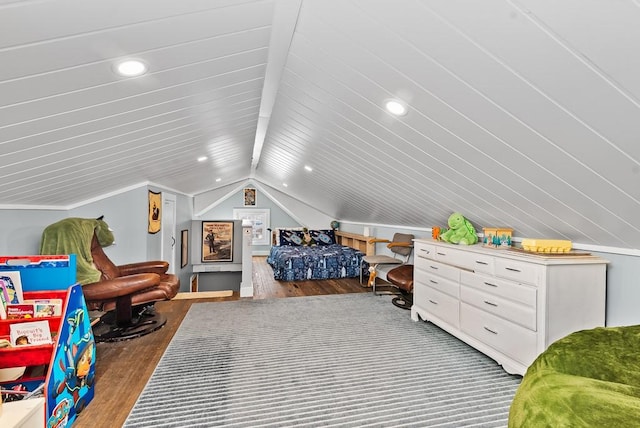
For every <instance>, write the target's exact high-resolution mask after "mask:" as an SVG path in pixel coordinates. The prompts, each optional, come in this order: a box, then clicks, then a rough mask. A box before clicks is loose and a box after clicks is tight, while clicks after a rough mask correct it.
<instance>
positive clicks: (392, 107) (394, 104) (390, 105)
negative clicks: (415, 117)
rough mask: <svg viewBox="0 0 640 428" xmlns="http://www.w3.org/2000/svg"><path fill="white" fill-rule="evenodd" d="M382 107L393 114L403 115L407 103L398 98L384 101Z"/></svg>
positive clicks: (405, 112)
mask: <svg viewBox="0 0 640 428" xmlns="http://www.w3.org/2000/svg"><path fill="white" fill-rule="evenodd" d="M384 107H385V108H386V109H387V111H388V112H389V113H391V114H393V115H395V116H404V115H405V114H407V105H406V104H405V103H403V102H402V101H398V100H387V101H386V102H385V103H384Z"/></svg>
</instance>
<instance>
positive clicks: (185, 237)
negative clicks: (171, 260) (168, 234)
mask: <svg viewBox="0 0 640 428" xmlns="http://www.w3.org/2000/svg"><path fill="white" fill-rule="evenodd" d="M187 264H189V231H188V230H187V229H185V230H183V231H181V232H180V267H181V268H183V267H185V266H186V265H187Z"/></svg>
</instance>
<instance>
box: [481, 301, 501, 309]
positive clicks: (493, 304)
mask: <svg viewBox="0 0 640 428" xmlns="http://www.w3.org/2000/svg"><path fill="white" fill-rule="evenodd" d="M484 302H485V303H486V304H487V305H489V306H493V307H495V308H497V307H498V305H497V304H496V303H493V302H490V301H488V300H485V301H484Z"/></svg>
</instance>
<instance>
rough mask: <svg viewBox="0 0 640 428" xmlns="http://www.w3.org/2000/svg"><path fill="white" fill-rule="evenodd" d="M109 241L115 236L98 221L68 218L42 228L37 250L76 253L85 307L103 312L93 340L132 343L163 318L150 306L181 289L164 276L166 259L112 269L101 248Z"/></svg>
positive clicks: (177, 282)
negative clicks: (39, 244)
mask: <svg viewBox="0 0 640 428" xmlns="http://www.w3.org/2000/svg"><path fill="white" fill-rule="evenodd" d="M93 222H96V223H95V225H94V223H93ZM105 229H107V230H105ZM63 234H64V238H62V237H60V235H63ZM85 235H88V236H86V237H85ZM100 237H102V239H100ZM85 240H86V241H87V243H89V244H88V245H86V247H87V248H84V247H85V242H84V241H85ZM111 243H113V235H112V234H111V232H110V231H109V230H108V226H107V225H106V223H104V221H103V220H102V217H100V218H99V219H96V220H93V219H77V218H69V219H64V220H61V221H60V222H58V223H54V224H53V225H50V226H48V227H47V228H46V229H45V231H44V232H43V242H42V244H41V250H40V253H41V254H76V256H77V265H78V282H80V283H81V284H82V292H83V294H84V298H85V301H86V303H87V308H88V309H89V311H98V313H100V314H101V317H100V322H99V323H97V324H96V325H94V326H93V333H94V336H95V340H96V341H97V342H107V341H119V340H125V339H131V338H134V337H139V336H142V335H145V334H147V333H151V332H152V331H155V330H157V329H159V328H161V327H162V326H163V325H164V324H165V323H166V321H167V320H166V318H165V317H164V316H163V315H162V314H160V313H158V312H156V311H155V308H154V306H153V305H154V303H155V302H157V301H162V300H171V299H172V298H173V297H175V295H176V294H177V293H178V291H179V289H180V280H179V278H178V277H177V276H176V275H173V274H169V273H167V269H168V268H169V263H168V262H166V261H144V262H138V263H131V264H125V265H120V266H116V265H115V264H114V263H113V262H112V261H111V260H110V259H109V258H108V257H107V255H106V254H105V253H104V251H103V249H102V247H103V245H104V246H106V245H110V244H111ZM70 247H76V250H73V248H70Z"/></svg>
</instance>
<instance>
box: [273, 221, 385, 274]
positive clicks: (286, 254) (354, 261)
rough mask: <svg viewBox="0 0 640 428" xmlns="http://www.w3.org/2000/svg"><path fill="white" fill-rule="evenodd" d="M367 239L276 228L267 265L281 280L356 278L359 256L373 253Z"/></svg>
mask: <svg viewBox="0 0 640 428" xmlns="http://www.w3.org/2000/svg"><path fill="white" fill-rule="evenodd" d="M370 239H371V237H369V236H363V235H357V234H353V233H346V232H340V231H334V230H308V231H304V230H302V229H299V228H288V229H276V230H274V231H273V234H272V244H273V245H272V247H271V250H270V252H269V256H268V257H267V263H268V264H269V265H270V266H271V267H272V268H273V277H274V279H276V280H281V281H305V280H313V279H338V278H356V277H359V276H360V269H368V266H366V264H365V265H363V263H362V257H364V256H365V255H372V254H374V253H375V246H374V244H372V243H369V240H370Z"/></svg>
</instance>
